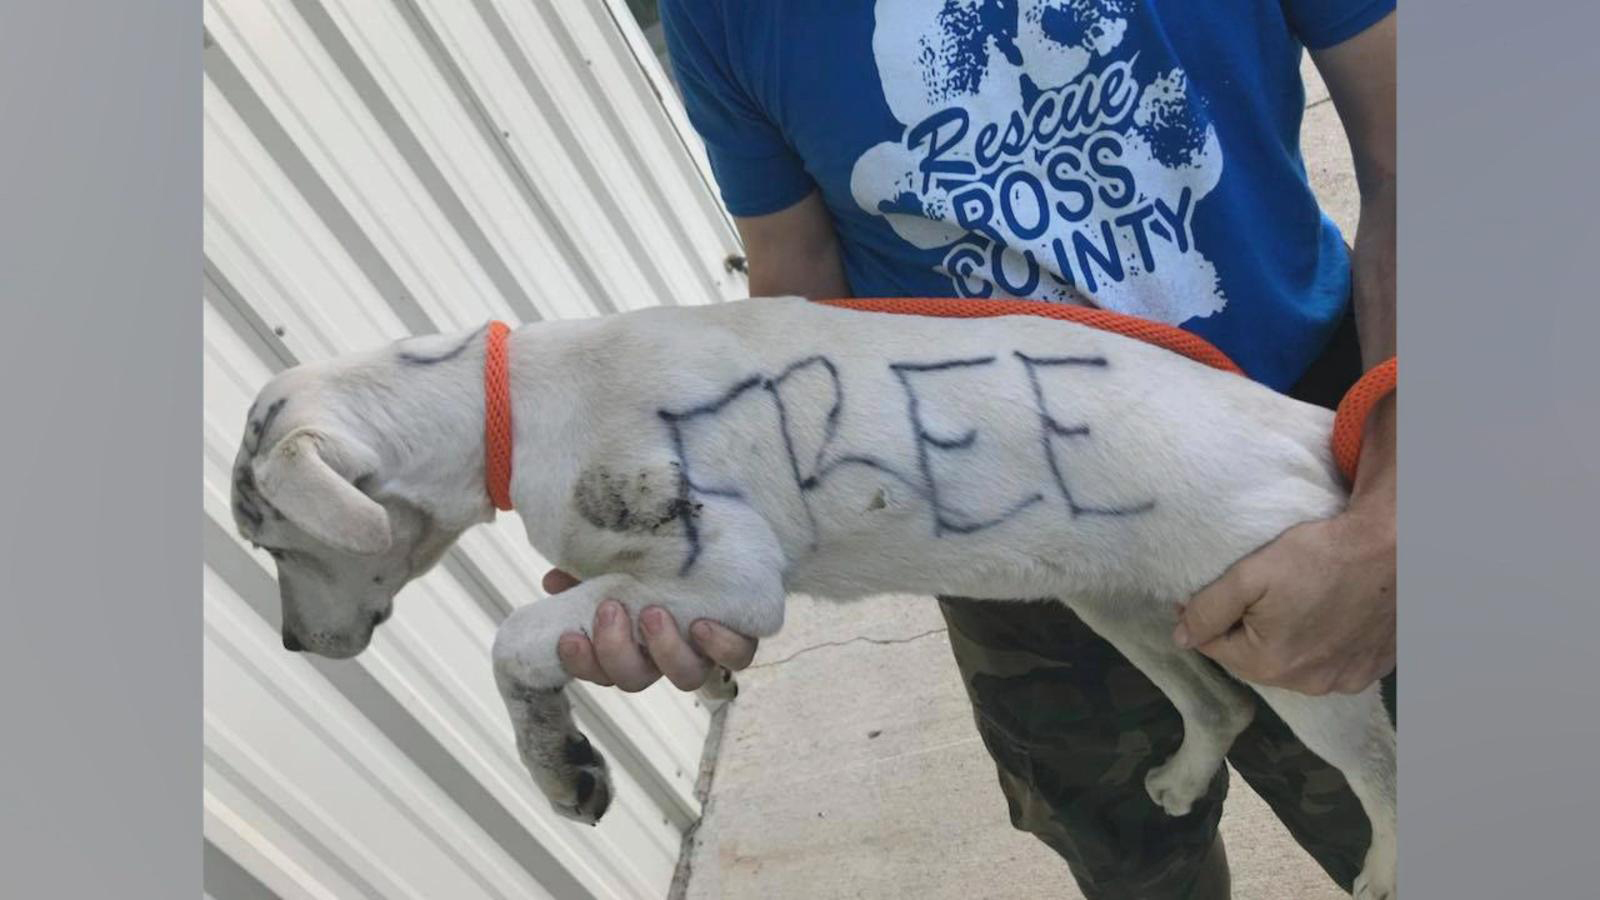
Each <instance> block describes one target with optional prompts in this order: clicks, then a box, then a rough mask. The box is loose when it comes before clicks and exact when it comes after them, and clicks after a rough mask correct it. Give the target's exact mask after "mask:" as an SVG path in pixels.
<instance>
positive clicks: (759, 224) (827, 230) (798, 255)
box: [733, 191, 850, 300]
mask: <svg viewBox="0 0 1600 900" xmlns="http://www.w3.org/2000/svg"><path fill="white" fill-rule="evenodd" d="M733 224H734V225H735V227H737V228H738V229H739V237H740V238H742V239H743V241H744V249H745V258H746V259H747V260H748V261H749V265H750V296H752V297H785V296H791V295H793V296H799V297H807V298H809V299H812V300H823V299H827V298H831V297H848V296H850V283H849V282H848V281H847V280H845V274H844V264H843V263H842V262H841V261H840V259H839V239H838V235H837V234H836V233H835V232H834V228H833V216H832V215H831V214H830V213H829V212H828V207H827V205H826V204H824V203H823V202H822V195H821V194H819V193H817V192H816V191H812V192H811V194H810V195H809V196H807V197H806V198H805V199H803V200H801V201H800V202H799V203H796V204H795V205H793V206H791V207H789V208H787V209H782V210H779V211H778V212H775V213H772V214H770V215H765V216H748V217H735V218H734V220H733Z"/></svg>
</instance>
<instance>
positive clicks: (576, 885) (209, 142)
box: [202, 0, 745, 900]
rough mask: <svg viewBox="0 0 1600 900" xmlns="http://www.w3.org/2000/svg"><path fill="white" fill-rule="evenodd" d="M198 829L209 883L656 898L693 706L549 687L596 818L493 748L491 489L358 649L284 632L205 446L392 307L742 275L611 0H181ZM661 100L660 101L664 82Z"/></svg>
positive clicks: (560, 303) (712, 287) (404, 312)
mask: <svg viewBox="0 0 1600 900" xmlns="http://www.w3.org/2000/svg"><path fill="white" fill-rule="evenodd" d="M204 16H205V28H206V42H207V46H206V50H205V110H204V121H205V126H204V127H205V278H204V290H203V300H204V302H203V308H204V316H205V327H204V333H205V371H204V378H205V434H204V444H205V455H204V458H205V474H204V477H205V565H204V571H203V573H202V574H203V585H204V604H205V642H206V643H205V688H206V698H205V796H204V806H205V840H206V848H205V849H206V892H207V893H208V894H209V895H211V896H213V897H216V898H217V900H231V898H233V897H254V896H260V895H263V894H270V893H275V894H278V895H280V896H284V897H338V898H344V897H381V898H401V897H415V898H452V900H454V898H468V897H554V898H560V900H566V898H571V897H588V896H594V897H660V896H663V895H664V894H665V892H666V888H667V885H668V882H669V881H670V878H671V874H672V869H673V865H674V863H675V861H676V858H677V853H678V847H679V843H680V840H681V836H682V831H683V829H684V828H686V827H687V826H688V825H689V824H690V823H691V822H693V821H694V820H695V819H696V818H697V817H698V815H699V808H698V805H697V804H696V802H695V799H694V796H693V784H694V778H695V774H696V770H697V766H698V762H699V755H700V751H701V746H702V744H703V741H704V736H705V730H706V725H707V719H708V717H707V714H706V712H705V711H704V710H703V709H701V708H700V707H699V704H698V703H697V702H696V701H695V700H694V699H693V698H692V697H690V696H687V695H683V694H680V693H678V692H676V691H674V690H672V689H671V688H670V687H669V686H666V685H658V686H657V687H655V688H652V689H651V690H650V691H647V692H645V693H643V694H640V695H637V696H633V697H624V696H621V695H620V694H619V693H618V692H616V691H592V692H591V691H586V690H583V689H581V688H578V689H575V690H574V695H575V701H576V705H577V707H578V713H579V718H580V720H582V722H583V724H584V726H585V728H586V729H587V730H588V731H589V732H590V734H591V735H593V736H594V737H595V740H596V743H597V744H599V745H600V747H601V748H602V750H603V751H605V752H606V753H607V755H608V756H609V757H610V758H611V759H612V760H613V768H614V774H615V776H616V780H617V787H618V798H617V800H616V802H615V804H614V805H613V807H612V811H611V812H610V814H609V815H608V816H607V819H606V820H605V821H604V822H603V823H602V824H601V826H600V827H599V828H595V829H589V828H582V827H579V826H576V825H573V824H572V823H570V822H567V821H565V820H562V819H559V818H557V817H555V816H554V815H553V814H551V813H550V812H549V810H548V808H547V806H546V804H545V801H544V800H543V798H542V797H541V796H540V795H539V794H538V793H537V792H536V790H535V789H534V788H533V786H532V784H531V782H530V781H529V779H528V777H527V775H526V774H525V772H524V771H523V769H522V767H521V765H520V763H519V762H518V761H517V759H516V754H515V749H514V745H513V740H512V736H511V732H510V728H509V725H508V723H507V721H506V717H505V713H504V710H503V709H502V708H501V706H500V700H499V697H498V695H497V694H496V692H495V688H494V684H493V677H492V673H491V671H490V666H489V662H488V652H487V651H488V647H489V644H490V642H491V640H492V637H493V634H494V629H495V627H496V625H497V624H498V622H499V621H500V620H501V619H502V618H503V617H504V616H505V614H506V613H507V612H508V611H509V610H510V609H511V608H513V607H514V606H516V605H518V604H520V603H524V602H530V601H536V598H538V597H540V596H541V592H540V590H539V586H538V578H539V575H540V574H541V573H542V572H543V571H544V569H545V564H544V561H542V560H540V559H539V558H538V557H537V556H536V555H535V554H534V553H533V552H532V551H531V550H530V549H529V548H528V547H527V545H526V542H525V539H524V537H523V535H522V533H521V529H520V526H519V525H518V524H517V522H516V521H515V519H514V517H509V516H502V517H501V518H500V520H499V521H497V522H496V523H495V524H494V525H493V526H489V527H484V528H481V529H478V530H476V531H474V532H473V533H470V534H469V535H468V536H467V537H466V538H465V539H464V540H463V541H462V542H461V545H460V546H459V547H458V548H457V549H456V550H454V551H452V552H451V554H450V555H449V556H448V557H447V558H446V561H445V563H444V564H443V565H441V566H440V568H439V569H438V570H436V571H435V572H433V573H430V574H429V575H428V576H426V577H425V578H423V579H421V580H420V581H419V582H418V583H416V584H414V585H412V586H410V587H408V588H407V589H406V590H405V591H404V592H403V593H402V594H401V596H400V598H399V600H398V608H397V612H396V615H395V617H394V620H393V621H392V622H391V623H390V624H388V625H387V626H385V628H383V629H381V630H380V631H379V633H378V635H377V637H376V639H375V641H374V643H373V646H372V648H371V649H370V650H369V651H368V652H367V653H365V654H363V655H362V656H361V657H359V658H358V659H357V660H354V661H347V662H329V661H326V660H321V659H315V658H310V657H306V656H301V655H291V654H288V653H285V652H284V651H283V650H282V648H281V646H280V645H279V641H278V616H279V614H278V600H277V589H276V586H275V585H274V584H273V581H272V570H271V568H270V566H268V565H266V560H265V559H264V557H262V556H261V555H260V554H257V553H254V552H252V551H251V550H250V549H249V548H248V547H247V546H246V545H245V544H243V543H242V542H241V541H240V540H239V539H238V537H237V536H236V535H235V533H234V528H233V524H232V517H231V515H230V514H229V495H228V491H229V475H230V472H229V469H230V467H231V464H232V460H233V455H234V451H235V449H236V448H237V446H238V443H239V439H240V431H241V429H242V427H243V424H244V418H245V410H246V408H247V407H248V405H249V403H250V401H251V399H252V398H253V396H254V394H255V392H256V390H257V389H258V388H259V387H260V386H261V384H262V383H264V382H265V381H266V380H267V379H268V378H269V377H270V376H271V374H272V373H273V372H276V371H279V370H281V369H282V368H284V367H286V366H289V365H293V364H295V363H297V362H300V361H303V360H310V359H316V358H320V357H325V356H330V355H334V354H339V353H344V352H348V351H352V350H357V349H364V348H369V347H372V346H375V345H378V344H382V343H386V342H388V341H391V340H393V339H396V338H399V337H401V336H404V335H407V334H416V333H425V332H434V331H449V330H457V329H467V328H471V327H474V326H476V325H478V324H480V323H481V322H483V321H484V320H486V319H489V318H491V317H494V318H501V319H505V320H507V321H512V322H515V321H531V320H536V319H555V318H570V317H578V316H590V315H596V314H602V313H608V312H615V311H620V310H627V309H635V308H640V307H644V306H651V305H656V304H661V303H685V304H687V303H706V302H714V301H717V300H721V299H728V298H732V297H736V296H742V295H743V293H744V291H745V286H744V284H743V281H742V279H741V278H740V277H739V276H736V275H732V274H730V273H729V272H728V271H727V270H726V269H725V268H724V260H725V259H726V258H727V257H728V256H729V255H730V254H734V253H737V252H738V246H737V243H736V239H735V236H734V234H733V232H732V230H731V228H730V226H729V223H728V221H727V220H726V218H725V217H724V216H723V214H722V212H721V210H720V207H719V205H718V204H717V202H716V200H715V198H714V197H713V196H712V194H711V192H710V191H709V189H708V188H707V181H706V178H705V175H704V173H705V166H704V160H703V158H701V157H700V156H699V152H700V151H699V149H698V144H697V143H696V142H695V141H694V140H693V139H689V140H687V141H686V140H685V139H684V134H685V133H686V132H685V131H684V128H685V126H684V123H683V119H682V115H681V111H679V110H677V109H675V108H673V109H667V108H664V107H663V105H662V101H661V100H659V99H658V96H657V92H658V90H659V88H658V86H659V85H660V84H662V80H661V72H660V70H659V68H658V67H657V65H656V62H655V60H654V58H653V57H651V56H650V55H649V49H648V46H647V44H646V43H645V41H644V38H643V36H642V35H640V34H639V33H638V31H637V29H636V28H635V26H634V25H633V23H632V21H631V19H629V18H628V15H627V10H626V7H625V6H624V5H623V3H622V0H207V2H206V4H205V13H204ZM669 102H670V101H669Z"/></svg>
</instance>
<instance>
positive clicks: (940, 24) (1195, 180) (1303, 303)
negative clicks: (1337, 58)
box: [724, 0, 1349, 388]
mask: <svg viewBox="0 0 1600 900" xmlns="http://www.w3.org/2000/svg"><path fill="white" fill-rule="evenodd" d="M724 14H725V15H726V17H727V18H726V28H727V37H728V53H729V57H730V61H731V65H732V71H733V73H734V75H735V77H737V78H739V79H740V80H741V81H742V82H743V83H744V87H745V89H746V90H748V91H749V93H750V94H751V96H752V98H753V100H754V101H755V102H756V103H757V104H758V105H759V106H760V107H761V108H762V111H763V112H764V113H765V114H766V115H767V116H769V117H770V118H771V119H772V120H773V121H774V122H775V123H776V124H777V126H778V127H779V128H780V129H781V131H782V132H783V134H784V136H785V138H786V139H787V140H788V141H789V143H790V144H791V146H792V147H793V148H794V150H795V151H796V153H797V154H798V155H799V157H800V158H801V160H803V162H804V165H805V168H806V170H807V172H808V173H809V174H810V176H811V177H812V179H813V180H814V181H815V182H816V183H817V185H818V186H819V188H820V190H821V192H822V195H823V197H824V199H825V200H826V203H827V205H828V208H829V209H830V210H831V211H832V214H833V216H834V219H835V222H836V225H837V229H838V232H839V236H840V241H841V245H842V253H843V258H844V263H845V269H846V274H847V276H848V278H849V281H850V284H851V287H852V290H853V291H854V292H855V294H856V295H857V296H875V295H879V296H951V297H974V296H975V297H1005V296H1014V297H1023V298H1031V299H1036V300H1045V301H1051V302H1074V303H1084V302H1088V303H1093V304H1095V305H1097V306H1101V307H1104V308H1107V309H1112V310H1116V311H1118V312H1124V313H1129V314H1133V315H1138V316H1142V317H1146V318H1150V319H1155V320H1158V321H1162V322H1167V323H1171V324H1176V325H1181V326H1183V327H1185V328H1188V329H1190V330H1192V331H1195V332H1197V333H1199V334H1201V335H1202V336H1204V337H1207V338H1209V339H1211V340H1212V341H1213V342H1215V343H1217V344H1218V345H1219V346H1220V347H1221V348H1222V349H1223V350H1225V351H1226V352H1228V353H1229V354H1230V355H1232V356H1233V357H1234V358H1235V359H1237V360H1238V362H1239V363H1240V364H1241V365H1242V366H1243V367H1244V368H1245V369H1246V370H1247V371H1248V372H1250V374H1251V375H1253V376H1254V377H1256V378H1257V379H1260V380H1262V381H1265V382H1267V383H1269V384H1272V385H1274V386H1275V387H1279V388H1282V387H1286V386H1287V385H1288V383H1290V382H1292V381H1293V380H1294V378H1295V377H1297V376H1298V375H1299V373H1300V372H1301V371H1302V370H1303V369H1304V368H1305V366H1306V364H1307V363H1308V362H1309V361H1310V359H1311V358H1312V357H1313V356H1315V354H1316V352H1317V351H1318V349H1319V348H1320V347H1321V344H1322V342H1323V341H1324V340H1325V338H1326V336H1327V335H1328V333H1329V332H1330V331H1331V329H1332V327H1333V325H1334V324H1336V322H1337V320H1338V318H1339V317H1340V316H1341V315H1342V314H1343V312H1344V310H1345V308H1346V305H1347V302H1348V292H1349V274H1348V259H1347V255H1346V249H1345V245H1344V242H1343V238H1342V236H1341V235H1340V234H1339V232H1338V229H1337V228H1336V227H1335V226H1334V225H1333V223H1332V222H1331V221H1330V220H1328V219H1327V218H1326V216H1324V215H1323V213H1322V212H1321V210H1320V209H1319V207H1318V205H1317V202H1316V199H1315V197H1314V196H1313V194H1312V192H1311V188H1310V187H1309V185H1308V183H1307V180H1306V175H1305V170H1304V165H1303V163H1302V161H1301V159H1300V156H1299V150H1298V147H1299V141H1298V129H1299V126H1300V120H1301V114H1302V110H1303V107H1304V100H1305V98H1304V88H1303V86H1302V84H1301V81H1300V77H1299V63H1300V59H1301V47H1300V45H1299V43H1298V42H1297V41H1296V40H1295V38H1294V36H1293V35H1292V34H1291V32H1290V30H1289V27H1288V25H1287V24H1286V22H1285V19H1284V15H1283V12H1282V10H1281V8H1280V6H1279V3H1278V0H1219V2H1207V3H1195V2H1192V0H945V2H930V0H875V2H874V0H766V2H759V3H732V2H730V3H726V4H725V5H724Z"/></svg>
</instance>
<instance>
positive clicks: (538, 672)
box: [491, 575, 639, 825]
mask: <svg viewBox="0 0 1600 900" xmlns="http://www.w3.org/2000/svg"><path fill="white" fill-rule="evenodd" d="M638 588H639V586H638V582H636V581H635V580H634V579H633V578H631V577H630V576H627V575H602V576H600V577H598V578H594V579H591V580H589V581H585V582H583V583H582V584H579V585H577V586H575V587H572V588H569V589H568V590H565V591H562V592H561V593H559V594H554V595H551V596H550V597H548V598H546V599H544V600H541V601H539V602H538V603H532V604H529V605H527V606H524V607H521V608H520V609H518V610H517V611H516V612H513V613H512V614H511V615H510V616H509V617H508V618H507V619H506V620H505V622H503V623H501V625H500V630H499V631H498V632H496V634H495V638H494V648H493V650H492V651H491V655H492V656H493V658H494V675H495V683H496V685H498V686H499V689H500V697H501V698H502V699H503V700H504V701H505V704H506V711H507V712H508V713H510V715H511V727H512V730H513V731H515V733H516V736H517V753H518V755H519V756H521V757H522V764H523V765H524V766H526V767H527V768H528V773H529V774H530V775H532V776H533V781H534V783H535V784H537V785H538V786H539V790H540V791H542V792H543V793H544V795H545V797H546V798H548V799H549V801H550V806H551V808H552V809H554V810H555V811H556V812H558V813H560V814H561V815H563V816H566V817H567V818H569V819H574V820H576V821H579V822H586V823H588V824H590V825H593V824H595V823H596V822H598V821H599V820H600V817H601V816H602V815H604V814H605V811H606V807H607V806H609V805H610V804H611V778H610V776H609V775H608V774H607V771H606V761H605V758H604V757H602V756H601V755H600V753H599V751H597V750H595V749H594V746H593V745H591V744H590V743H589V739H588V738H587V737H585V736H584V734H583V733H582V732H580V731H578V729H577V726H576V725H574V724H573V721H572V707H571V705H570V704H569V703H568V702H567V697H566V694H565V693H564V692H563V690H562V689H563V687H564V686H565V685H566V683H567V681H569V680H570V678H571V676H569V675H567V673H566V671H565V670H564V669H562V668H561V661H560V659H559V658H558V657H557V655H556V642H557V641H558V640H559V639H560V637H561V635H562V634H565V633H566V632H568V631H584V630H586V629H587V628H588V625H589V623H590V622H592V621H594V612H595V609H596V608H597V607H598V606H599V605H600V603H601V601H602V600H604V599H605V598H607V597H617V598H618V599H621V596H620V595H632V594H637V592H638Z"/></svg>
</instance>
